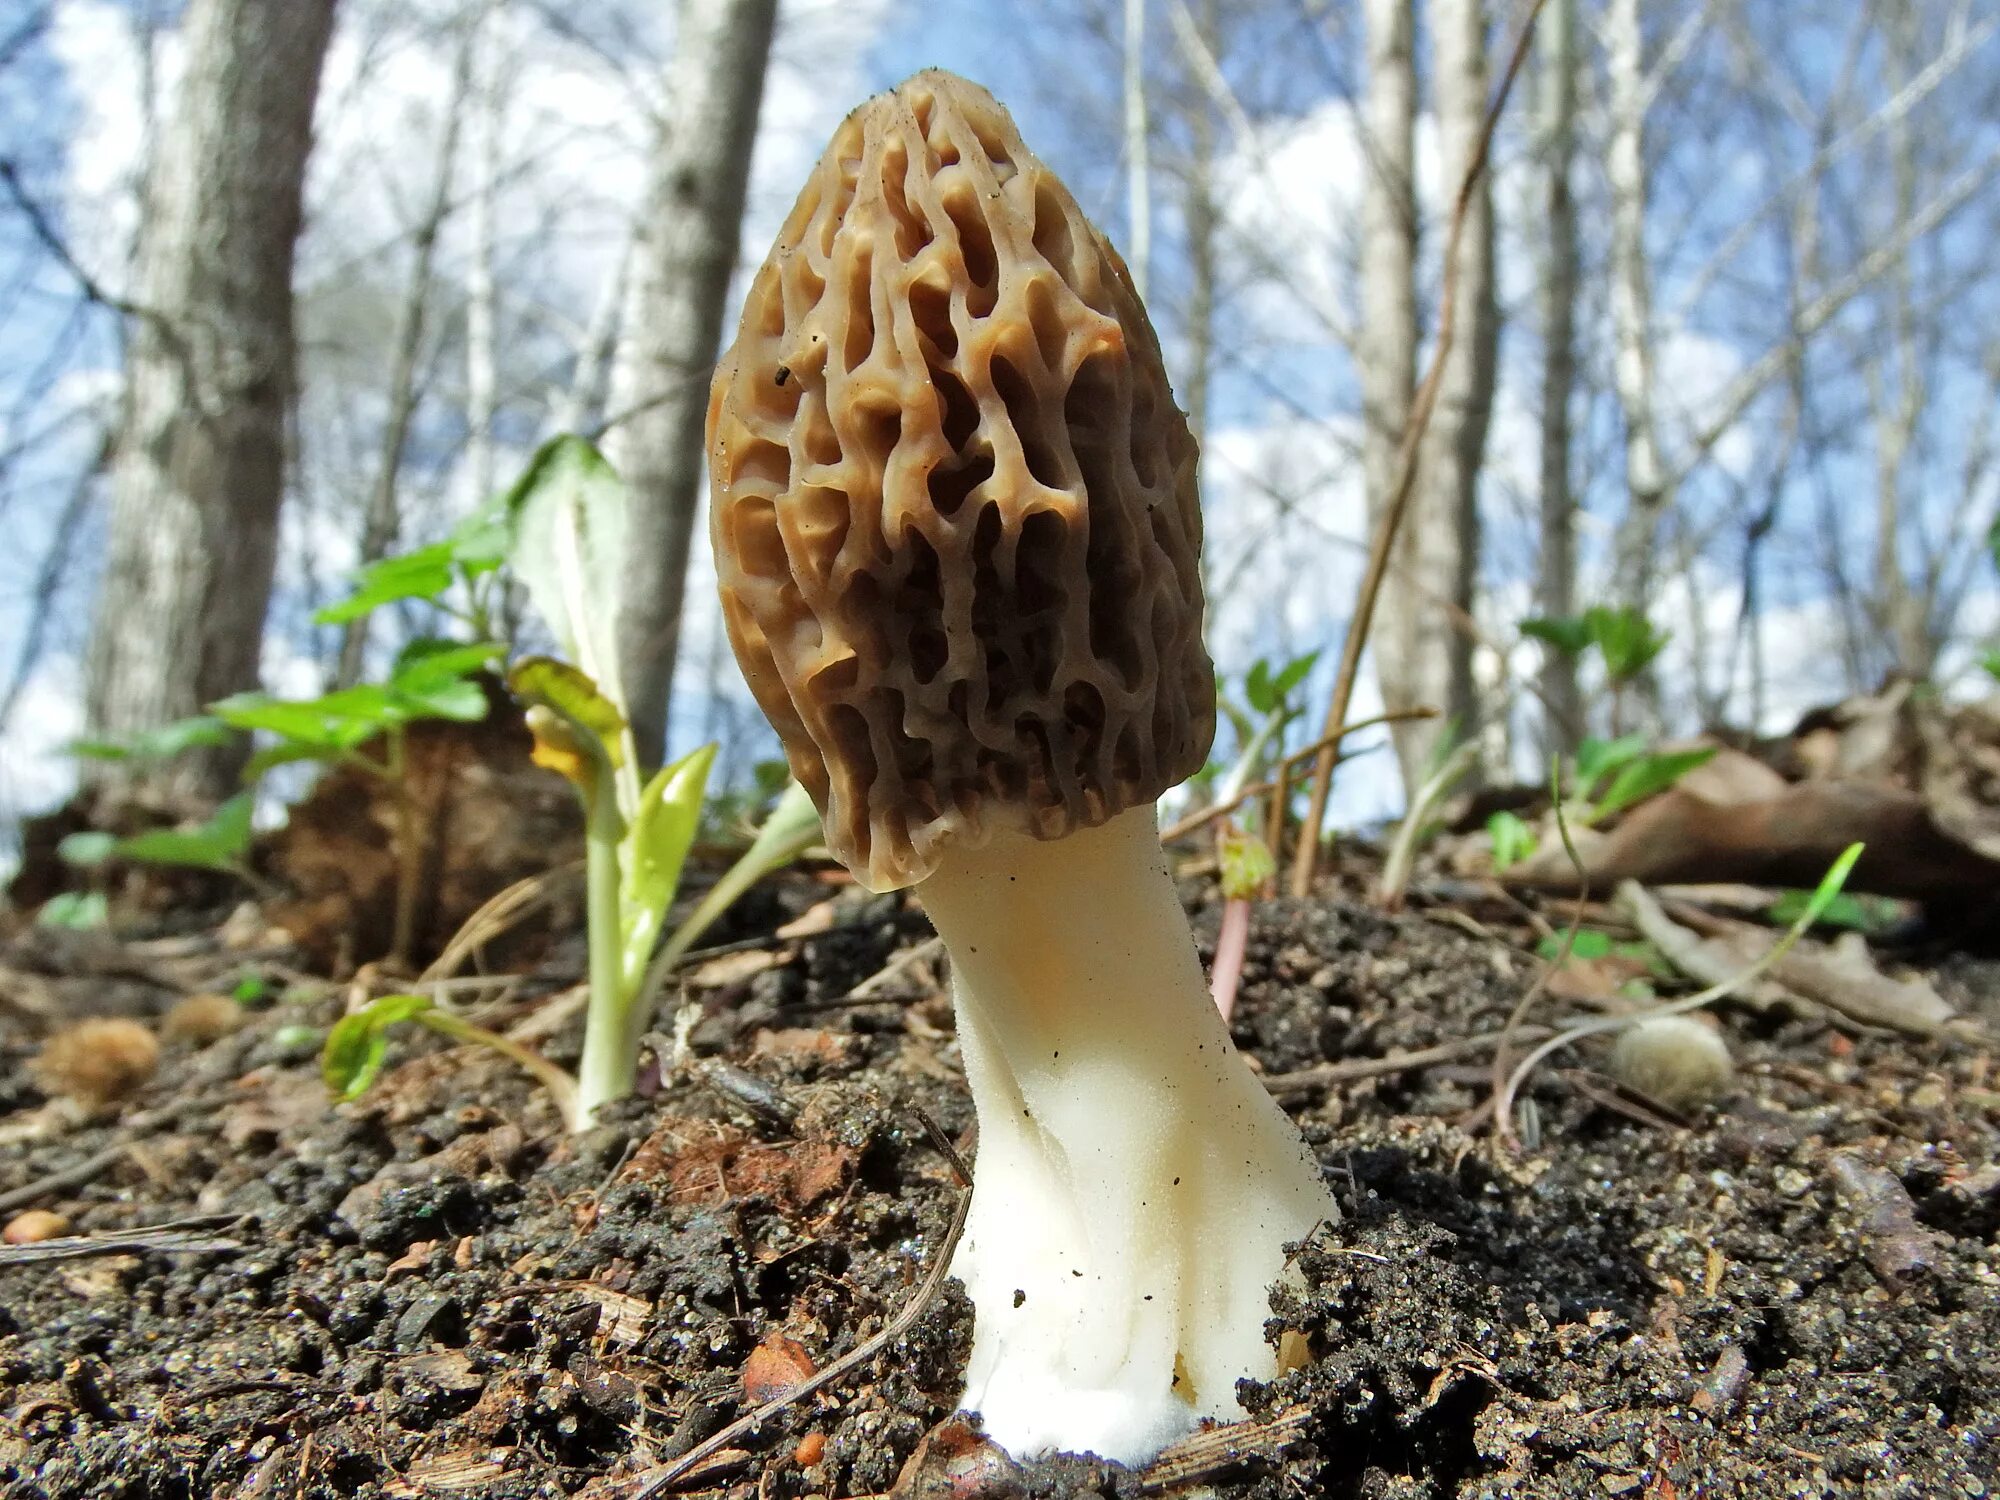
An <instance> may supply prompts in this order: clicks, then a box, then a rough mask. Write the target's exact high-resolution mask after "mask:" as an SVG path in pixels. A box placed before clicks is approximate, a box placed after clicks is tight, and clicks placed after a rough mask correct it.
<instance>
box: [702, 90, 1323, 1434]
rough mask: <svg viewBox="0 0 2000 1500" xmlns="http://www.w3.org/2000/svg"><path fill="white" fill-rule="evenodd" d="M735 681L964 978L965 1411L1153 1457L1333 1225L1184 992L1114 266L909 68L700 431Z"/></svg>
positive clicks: (1195, 684) (1137, 417) (1015, 146)
mask: <svg viewBox="0 0 2000 1500" xmlns="http://www.w3.org/2000/svg"><path fill="white" fill-rule="evenodd" d="M708 434H709V461H710V471H711V475H712V482H713V490H714V507H713V518H712V520H713V528H714V541H715V553H716V559H717V566H718V569H719V572H720V575H721V583H722V603H723V612H724V617H725V619H726V621H727V624H728V629H729V633H730V638H731V640H732V642H733V643H734V645H735V648H736V654H737V657H738V660H739V661H740V662H741V663H742V665H743V670H744V673H745V675H746V676H747V677H748V679H749V682H750V686H751V688H752V690H753V691H754V692H755V694H756V696H757V700H758V702H759V703H760V704H761V705H762V706H763V708H764V711H765V712H766V713H767V714H768V715H769V716H770V718H771V722H772V723H773V724H774V725H775V726H776V727H777V730H778V733H779V735H780V736H781V737H782V738H783V740H784V744H785V751H786V755H787V756H788V757H789V759H790V761H791V766H792V770H793V772H794V774H796V775H797V777H798V779H799V780H800V781H801V782H802V783H803V784H804V785H805V786H806V788H807V789H808V790H810V791H811V793H812V794H813V797H814V799H815V800H816V801H817V802H818V804H819V806H820V809H821V812H822V815H823V820H824V824H825V829H826V834H827V842H828V844H829V846H830V847H831V848H832V849H833V850H834V851H835V853H837V854H838V855H839V856H840V857H841V858H842V859H843V860H845V861H846V862H847V864H848V865H849V867H850V868H851V869H852V870H853V871H854V873H855V874H856V876H857V877H859V878H860V879H861V880H862V881H863V882H864V883H866V884H867V885H868V886H870V887H871V888H873V889H876V890H889V889H895V888H898V887H901V886H907V885H914V886H915V887H916V889H917V892H918V894H919V895H920V896H921V897H922V900H923V903H924V906H925V908H926V909H927V910H928V911H929V913H930V915H931V918H932V920H933V921H934V922H935V923H936V925H937V929H938V932H939V934H940V935H941V936H942V937H943V939H944V942H945V946H946V947H947V949H948V950H949V951H950V953H951V957H952V963H953V969H954V990H955V995H956V1001H957V1008H958V1026H959V1040H960V1047H961V1050H962V1051H963V1054H964V1058H965V1070H966V1077H967V1080H968V1082H969V1083H970V1085H971V1088H972V1096H973V1101H974V1104H975V1106H976V1108H977V1111H978V1117H979V1127H980V1131H979V1152H978V1161H977V1167H976V1177H977V1185H976V1187H975V1189H974V1192H973V1203H972V1209H971V1214H970V1217H969V1220H968V1223H967V1228H966V1232H965V1236H964V1238H963V1240H962V1241H961V1243H960V1246H959V1249H958V1253H957V1257H956V1260H955V1262H954V1265H953V1269H954V1271H955V1272H956V1274H957V1275H958V1276H959V1277H960V1278H961V1279H962V1280H963V1282H964V1283H965V1286H966V1289H967V1290H968V1291H969V1292H970V1293H971V1296H972V1300H973V1304H974V1307H975V1310H976V1328H975V1333H974V1341H973V1351H972V1360H971V1367H970V1370H969V1372H968V1376H967V1381H966V1389H965V1395H964V1398H963V1402H962V1404H963V1405H964V1406H965V1407H966V1408H967V1409H968V1410H976V1411H978V1412H979V1413H980V1414H981V1416H982V1417H983V1419H984V1422H985V1425H986V1429H987V1431H988V1432H989V1433H990V1434H991V1435H992V1436H993V1437H994V1438H995V1439H996V1440H997V1441H998V1442H1000V1443H1001V1444H1002V1445H1004V1446H1005V1447H1007V1448H1009V1449H1011V1450H1013V1451H1014V1452H1016V1453H1019V1454H1024V1455H1027V1454H1038V1453H1046V1452H1051V1451H1057V1450H1069V1451H1087V1452H1094V1453H1097V1454H1101V1455H1103V1456H1105V1457H1108V1458H1113V1459H1118V1460H1121V1461H1124V1462H1128V1463H1131V1462H1138V1461H1141V1460H1144V1459H1146V1458H1149V1457H1151V1456H1152V1455H1153V1454H1154V1453H1156V1452H1158V1451H1159V1449H1160V1448H1162V1447H1163V1446H1164V1445H1165V1444H1167V1443H1168V1442H1170V1441H1172V1440H1173V1439H1174V1438H1175V1437H1177V1436H1179V1435H1181V1434H1183V1433H1185V1432H1187V1431H1189V1430H1190V1429H1191V1428H1192V1427H1193V1426H1194V1425H1195V1424H1196V1423H1197V1422H1198V1421H1199V1419H1201V1418H1203V1417H1225V1418H1226V1417H1229V1416H1232V1415H1235V1414H1236V1413H1237V1412H1238V1410H1239V1408H1238V1404H1237V1400H1236V1383H1237V1381H1238V1380H1239V1379H1242V1378H1244V1377H1246V1376H1250V1377H1263V1378H1268V1377H1270V1376H1271V1375H1272V1374H1273V1373H1274V1370H1275V1356H1274V1355H1273V1353H1272V1351H1271V1348H1270V1347H1269V1346H1268V1345H1267V1343H1266V1341H1265V1338H1264V1322H1265V1319H1266V1317H1267V1314H1268V1307H1269V1303H1268V1295H1269V1289H1270V1286H1271V1284H1272V1283H1273V1282H1274V1281H1276V1280H1277V1279H1278V1278H1279V1277H1280V1275H1281V1274H1283V1270H1284V1246H1285V1244H1286V1242H1287V1241H1293V1240H1298V1239H1302V1238H1304V1237H1305V1236H1306V1235H1307V1234H1309V1233H1311V1231H1312V1229H1313V1227H1314V1226H1315V1224H1317V1223H1318V1222H1320V1221H1321V1220H1323V1219H1325V1218H1329V1217H1331V1216H1332V1214H1333V1212H1334V1210H1333V1205H1332V1201H1331V1199H1330V1197H1329V1195H1328V1193H1327V1191H1326V1189H1325V1187H1324V1185H1323V1183H1322V1181H1321V1178H1320V1174H1319V1171H1318V1168H1317V1166H1316V1165H1315V1163H1314V1162H1313V1160H1312V1157H1311V1154H1310V1153H1309V1152H1308V1151H1307V1150H1306V1148H1305V1145H1304V1143H1303V1142H1302V1141H1301V1140H1300V1138H1299V1135H1298V1132H1297V1131H1296V1130H1295V1129H1294V1128H1293V1126H1292V1125H1291V1123H1290V1122H1289V1121H1288V1120H1287V1119H1286V1118H1285V1116H1284V1114H1283V1113H1282V1112H1281V1111H1280V1110H1279V1109H1278V1108H1277V1107H1276V1105H1274V1104H1273V1103H1272V1102H1271V1100H1270V1098H1269V1096H1268V1095H1267V1094H1266V1093H1265V1091H1264V1090H1263V1088H1262V1087H1261V1086H1259V1084H1258V1083H1257V1081H1256V1079H1255V1078H1254V1077H1253V1076H1252V1075H1251V1073H1250V1072H1249V1070H1248V1069H1247V1068H1246V1067H1245V1065H1244V1063H1243V1061H1242V1059H1241V1058H1240V1057H1239V1056H1238V1055H1237V1054H1236V1052H1235V1050H1234V1048H1233V1047H1232V1046H1231V1044H1230V1039H1229V1034H1228V1031H1227V1029H1226V1028H1225V1026H1224V1025H1223V1023H1222V1021H1221V1019H1220V1018H1219V1017H1218V1016H1217V1014H1216V1012H1215V1009H1214V1007H1213V1006H1212V1005H1211V1004H1210V1003H1209V999H1208V993H1207V989H1206V987H1205V985H1204V984H1203V981H1202V975H1201V969H1200V965H1199V962H1198V961H1197V958H1196V955H1195V951H1194V945H1193V943H1192V941H1191V939H1190V937H1189V933H1188V928H1187V920H1186V917H1185V915H1184V913H1183V912H1182V910H1181V907H1180V904H1179V902H1178V901H1177V899H1176V897H1175V892H1174V888H1173V885H1172V883H1171V880H1170V879H1169V876H1168V872H1167V867H1166V863H1165V860H1164V858H1163V856H1162V854H1161V851H1160V847H1159V843H1158V838H1157V834H1156V831H1155V823H1154V813H1153V803H1154V799H1155V798H1157V797H1158V796H1159V795H1160V793H1161V792H1163V791H1165V790H1166V789H1167V788H1168V787H1170V786H1172V785H1173V784H1174V783H1176V782H1178V781H1180V780H1181V779H1182V778H1184V777H1185V776H1187V775H1188V774H1190V773H1191V772H1193V771H1194V770H1196V769H1197V768H1198V767H1199V766H1200V765H1201V763H1202V760H1203V757H1204V756H1205V755H1206V753H1207V749H1208V744H1209V741H1210V739H1211V737H1212V736H1213V733H1214V720H1215V688H1214V672H1213V668H1212V667H1211V665H1210V662H1209V659H1208V655H1207V652H1206V650H1205V649H1204V647H1203V645H1202V639H1201V623H1202V595H1201V582H1200V573H1199V569H1198V566H1197V561H1198V553H1199V549H1200V525H1201V522H1200V511H1199V506H1198V501H1197V497H1196V493H1195V445H1194V441H1193V439H1192V437H1191V436H1190V435H1189V432H1188V428H1187V420H1186V418H1185V417H1184V416H1183V415H1182V413H1181V412H1180V411H1179V409H1178V408H1177V407H1176V406H1175V405H1174V401H1173V397H1172V394H1171V392H1170V391H1169V389H1168V386H1167V380H1166V375H1165V372H1164V369H1163V366H1162V363H1161V359H1160V351H1159V344H1158V340H1157V339H1156V338H1155V336H1154V334H1153V330H1152V327H1151V325H1150V323H1149V322H1148V321H1147V318H1146V313H1145V310H1144V308H1143V307H1142V306H1141V305H1140V302H1139V298H1138V296H1137V294H1136V292H1135V291H1134V290H1133V287H1132V282H1131V278H1130V276H1129V274H1128V273H1127V272H1126V270H1125V267H1124V264H1123V263H1122V262H1121V261H1120V260H1119V258H1118V256H1117V253H1116V252H1115V251H1114V250H1112V248H1111V247H1110V245H1109V244H1107V243H1106V241H1105V240H1104V238H1103V236H1102V235H1101V234H1099V233H1098V231H1097V230H1096V228H1094V227H1093V226H1092V225H1091V224H1090V222H1089V221H1088V220H1087V219H1085V218H1084V216H1083V214H1082V212H1081V211H1080V210H1079V209H1078V208H1077V206H1076V203H1075V201H1074V200H1073V199H1072V198H1071V197H1070V195H1069V193H1068V191H1067V190H1066V189H1065V188H1064V187H1063V185H1062V184H1061V183H1060V182H1059V181H1058V180H1057V179H1056V177H1055V176H1054V174H1052V173H1051V172H1050V171H1049V169H1048V168H1047V167H1045V166H1044V165H1043V164H1042V163H1041V162H1039V161H1037V160H1036V159H1035V157H1034V156H1033V155H1032V154H1030V153H1029V151H1028V150H1027V148H1026V146H1024V145H1023V144H1022V141H1021V138H1020V135H1019V133H1018V132H1017V131H1016V129H1015V127H1014V123H1013V121H1012V120H1011V119H1010V118H1009V117H1008V115H1007V113H1006V112H1005V111H1004V110H1003V109H1001V108H1000V106H999V105H998V104H996V103H995V102H994V100H993V99H992V98H991V97H990V96H989V95H988V94H986V93H985V92H984V91H983V90H982V89H979V88H978V87H976V86H974V85H972V84H970V83H967V82H965V81H964V80H963V79H960V78H957V77H954V76H952V75H951V74H949V73H942V72H927V73H920V74H918V75H917V76H916V77H914V78H912V79H910V80H909V81H908V82H906V83H905V84H903V85H902V86H901V87H900V88H898V89H896V90H894V91H893V92H891V93H888V94H883V95H880V96H878V97H877V98H875V99H873V100H871V101H869V102H868V103H867V104H866V105H864V106H863V107H862V108H861V109H860V110H858V111H856V112H855V113H854V114H853V115H851V116H849V118H848V119H847V121H846V122H845V123H844V124H843V125H842V126H841V127H840V129H839V131H838V132H837V133H836V135H835V137H834V140H833V144H832V145H831V147H829V148H828V150H827V153H826V155H825V156H824V157H823V158H822V159H821V161H820V164H819V166H818V168H817V169H816V170H815V171H814V173H813V176H812V179H811V180H810V181H809V182H808V183H807V184H806V188H805V191H804V192H803V193H802V194H801V195H800V198H799V201H798V205H797V206H796V207H795V208H794V209H793V210H792V214H791V217H790V218H789V219H787V220H786V222H785V225H784V228H783V229H782V230H781V231H780V233H779V236H778V242H777V244H776V246H775V247H774V248H773V249H772V251H771V254H770V257H769V259H768V260H766V261H765V263H764V266H763V268H762V269H761V270H760V271H759V272H758V274H757V277H756V279H755V281H754V282H753V284H752V285H751V288H750V292H749V297H748V302H747V306H746V308H745V311H744V314H743V323H742V328H741V331H740V332H739V334H738V336H737V340H736V343H735V345H734V347H733V348H732V349H731V350H730V351H729V353H728V354H726V355H725V356H724V358H723V361H722V364H721V367H720V368H719V370H718V371H717V374H716V379H715V387H714V395H713V399H712V401H711V404H710V408H709V423H708Z"/></svg>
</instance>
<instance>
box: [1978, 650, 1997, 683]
mask: <svg viewBox="0 0 2000 1500" xmlns="http://www.w3.org/2000/svg"><path fill="white" fill-rule="evenodd" d="M1979 665H1981V666H1982V667H1984V668H1986V674H1987V676H1989V677H1995V678H2000V651H1989V652H1987V653H1986V654H1985V655H1984V656H1982V657H1980V658H1979Z"/></svg>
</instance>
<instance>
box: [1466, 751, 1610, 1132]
mask: <svg viewBox="0 0 2000 1500" xmlns="http://www.w3.org/2000/svg"><path fill="white" fill-rule="evenodd" d="M1549 805H1550V806H1551V807H1552V808H1553V809H1554V811H1555V819H1556V833H1557V835H1558V836H1559V837H1560V838H1561V839H1562V846H1563V852H1564V853H1565V854H1567V855H1568V856H1569V859H1570V863H1571V864H1573V865H1575V866H1576V875H1577V890H1576V910H1575V911H1574V912H1572V913H1571V914H1570V919H1569V925H1568V926H1567V927H1565V928H1564V929H1563V935H1562V942H1561V943H1560V944H1559V945H1558V946H1557V948H1556V955H1555V957H1554V958H1552V959H1550V960H1549V961H1548V962H1547V963H1546V964H1544V965H1542V971H1541V972H1540V973H1539V974H1537V975H1536V976H1535V982H1534V983H1533V984H1531V985H1529V986H1528V991H1527V993H1526V994H1524V995H1523V996H1521V998H1520V999H1519V1000H1518V1001H1516V1002H1515V1005H1514V1009H1513V1010H1512V1011H1510V1012H1509V1013H1508V1016H1507V1025H1506V1027H1505V1028H1504V1029H1503V1030H1502V1031H1501V1034H1500V1046H1499V1047H1498V1049H1496V1050H1495V1052H1494V1053H1493V1088H1492V1092H1491V1093H1490V1094H1489V1095H1488V1096H1487V1097H1488V1098H1489V1099H1490V1100H1492V1101H1494V1103H1495V1109H1494V1112H1493V1154H1494V1157H1495V1159H1496V1160H1498V1159H1499V1158H1500V1157H1501V1156H1503V1155H1504V1154H1505V1152H1506V1151H1507V1148H1508V1147H1509V1146H1511V1145H1513V1144H1515V1141H1514V1118H1513V1116H1512V1115H1511V1114H1502V1113H1500V1111H1499V1108H1498V1100H1499V1098H1500V1095H1501V1094H1502V1093H1503V1092H1504V1091H1505V1090H1506V1087H1507V1073H1508V1069H1509V1068H1511V1067H1512V1066H1513V1062H1514V1059H1513V1056H1512V1054H1511V1053H1510V1052H1509V1050H1508V1045H1509V1040H1510V1039H1511V1037H1512V1036H1513V1034H1514V1029H1515V1028H1516V1027H1517V1026H1519V1025H1520V1024H1521V1023H1522V1022H1523V1021H1525V1020H1526V1019H1527V1018H1528V1012H1529V1011H1530V1010H1531V1009H1533V1008H1534V1004H1535V1002H1536V1001H1537V1000H1539V999H1541V997H1542V995H1543V994H1544V992H1546V991H1547V989H1548V987H1549V985H1550V983H1551V982H1552V981H1553V980H1554V979H1555V977H1556V974H1557V972H1558V971H1559V970H1561V969H1562V968H1564V967H1565V966H1567V965H1568V963H1569V956H1570V954H1571V953H1572V952H1574V951H1575V949H1576V935H1577V934H1578V933H1579V932H1581V931H1583V914H1584V910H1585V908H1586V907H1587V906H1588V904H1589V902H1590V872H1589V871H1587V870H1586V869H1585V868H1584V866H1583V857H1582V856H1581V855H1579V854H1578V853H1577V852H1576V840H1575V838H1573V837H1572V836H1571V834H1570V831H1569V819H1568V818H1567V817H1565V816H1564V814H1563V799H1562V757H1561V756H1560V755H1551V756H1550V757H1549Z"/></svg>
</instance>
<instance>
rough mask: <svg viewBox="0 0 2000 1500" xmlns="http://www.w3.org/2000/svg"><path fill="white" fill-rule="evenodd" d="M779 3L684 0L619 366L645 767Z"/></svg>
mask: <svg viewBox="0 0 2000 1500" xmlns="http://www.w3.org/2000/svg"><path fill="white" fill-rule="evenodd" d="M776 18H777V0H682V4H681V7H680V34H679V40H678V42H677V44H676V48H675V55H674V61H673V65H672V68H671V69H670V72H669V78H668V87H669V91H670V96H671V97H670V100H669V105H668V118H667V124H666V131H665V138H664V140H663V141H662V143H661V145H660V149H659V153H658V156H657V158H656V161H655V171H654V179H653V187H652V191H651V196H650V201H649V204H648V221H649V222H648V230H647V243H646V247H645V253H644V256H643V258H642V261H641V264H640V267H639V286H638V292H637V317H636V319H635V321H634V323H633V325H632V327H630V328H629V329H628V330H627V337H626V344H625V347H624V349H623V350H622V351H621V353H620V357H619V365H620V369H619V370H618V372H617V374H616V376H615V377H614V391H615V394H614V396H613V400H612V410H613V414H614V416H616V417H618V418H620V419H621V420H620V425H619V427H618V428H617V430H616V432H615V434H614V437H615V441H614V444H613V451H612V458H613V460H614V461H615V462H616V463H617V464H618V465H619V467H620V469H621V470H622V471H623V473H624V475H625V479H626V481H627V483H628V484H629V485H630V486H631V492H632V516H631V523H630V529H629V533H628V534H629V541H630V547H631V552H630V554H629V556H628V557H627V560H626V565H625V573H624V579H623V586H624V597H623V600H622V603H621V606H620V616H619V641H620V675H621V677H622V679H623V686H624V689H625V694H626V698H627V701H628V703H629V706H630V710H631V716H632V731H633V737H634V739H635V740H636V741H637V744H638V749H639V759H640V761H641V763H642V764H643V765H647V766H652V765H657V764H658V763H659V761H660V758H661V755H662V752H663V749H664V746H665V742H666V728H667V707H668V702H669V699H670V696H671V693H672V688H673V671H674V656H675V649H676V647H677V645H678V643H679V636H680V620H681V599H682V595H683V594H684V593H685V592H686V587H687V564H688V549H689V544H690V541H691V539H692V536H693V532H694V518H695V514H696V511H697V509H698V506H699V501H698V497H697V493H696V492H697V489H698V487H699V484H700V481H701V473H702V421H703V418H704V416H705V415H706V412H707V406H708V378H709V372H710V371H711V370H712V369H713V367H714V364H715V355H716V349H717V345H718V343H719V342H720V339H721V335H722V313H723V304H724V301H725V299H726V298H727V297H728V294H729V278H730V273H731V272H732V271H734V270H735V268H736V253H737V244H738V241H739V239H740V238H741V235H742V223H743V196H744V189H745V185H746V179H747V178H748V176H749V170H750V149H751V146H752V144H753V143H754V142H755V140H756V136H757V113H758V108H759V105H760V104H761V103H762V101H763V94H764V69H765V64H766V63H767V62H768V60H769V58H770V52H771V32H772V29H773V26H774V24H775V22H776Z"/></svg>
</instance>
